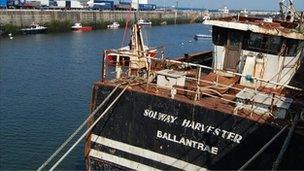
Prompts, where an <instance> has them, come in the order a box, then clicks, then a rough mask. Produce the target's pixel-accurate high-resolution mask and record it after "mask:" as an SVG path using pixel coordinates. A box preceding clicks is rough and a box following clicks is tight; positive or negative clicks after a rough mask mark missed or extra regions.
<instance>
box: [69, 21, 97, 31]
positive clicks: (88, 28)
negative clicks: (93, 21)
mask: <svg viewBox="0 0 304 171" xmlns="http://www.w3.org/2000/svg"><path fill="white" fill-rule="evenodd" d="M71 28H72V30H73V31H77V32H83V31H92V30H93V27H92V26H82V25H81V23H75V24H74V25H73V26H72V27H71Z"/></svg>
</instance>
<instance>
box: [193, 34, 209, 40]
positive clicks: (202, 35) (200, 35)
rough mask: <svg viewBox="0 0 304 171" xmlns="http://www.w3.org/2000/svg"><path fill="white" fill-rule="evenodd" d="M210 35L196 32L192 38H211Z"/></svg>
mask: <svg viewBox="0 0 304 171" xmlns="http://www.w3.org/2000/svg"><path fill="white" fill-rule="evenodd" d="M211 38H212V36H211V35H208V34H196V35H194V39H195V40H199V39H211Z"/></svg>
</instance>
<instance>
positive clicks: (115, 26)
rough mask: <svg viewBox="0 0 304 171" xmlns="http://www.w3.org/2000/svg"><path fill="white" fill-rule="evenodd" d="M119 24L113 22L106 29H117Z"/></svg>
mask: <svg viewBox="0 0 304 171" xmlns="http://www.w3.org/2000/svg"><path fill="white" fill-rule="evenodd" d="M119 26H120V24H119V23H118V22H113V23H112V24H110V25H108V29H118V28H119Z"/></svg>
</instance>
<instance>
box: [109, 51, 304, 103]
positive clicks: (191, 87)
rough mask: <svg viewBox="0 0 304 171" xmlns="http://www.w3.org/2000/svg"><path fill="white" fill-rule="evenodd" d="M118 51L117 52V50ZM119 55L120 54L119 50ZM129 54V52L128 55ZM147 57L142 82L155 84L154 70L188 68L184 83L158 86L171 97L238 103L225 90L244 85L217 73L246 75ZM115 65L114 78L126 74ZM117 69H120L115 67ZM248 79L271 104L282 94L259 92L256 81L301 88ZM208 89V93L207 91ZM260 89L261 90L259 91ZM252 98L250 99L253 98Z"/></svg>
mask: <svg viewBox="0 0 304 171" xmlns="http://www.w3.org/2000/svg"><path fill="white" fill-rule="evenodd" d="M118 53H119V52H118ZM121 55H124V54H123V53H122V54H121ZM130 55H131V56H132V54H130ZM145 58H146V59H147V68H145V69H144V70H145V72H146V74H143V75H142V77H145V78H144V79H146V82H147V84H148V85H151V86H155V87H159V86H158V85H157V83H156V82H155V81H153V80H155V78H156V77H157V72H158V71H160V70H164V69H171V70H177V71H189V70H190V68H191V71H192V72H191V74H186V76H185V82H186V83H188V84H186V85H185V86H173V87H171V88H168V87H161V88H163V89H167V90H168V91H170V92H171V97H172V98H174V96H175V94H177V91H178V92H187V93H188V94H192V95H193V96H192V97H193V99H194V100H200V98H201V96H202V95H205V96H209V97H213V98H218V99H221V100H224V101H227V102H230V103H235V104H236V103H239V102H237V101H235V100H234V99H235V97H236V94H228V93H227V92H228V90H234V91H235V92H240V91H246V90H245V89H244V87H240V86H235V84H233V83H229V84H226V83H225V84H223V83H222V82H221V81H220V79H221V78H220V77H221V76H220V74H218V72H220V73H224V74H230V76H231V77H233V76H237V77H239V78H241V77H244V78H247V77H248V76H247V75H243V74H240V73H236V72H232V71H224V70H218V69H215V68H213V67H210V66H206V65H201V64H195V63H189V62H183V61H179V60H172V59H165V58H153V57H145ZM156 63H158V64H161V68H155V66H153V65H155V64H156ZM112 67H115V71H113V70H112V72H116V74H117V71H118V72H119V74H120V76H118V77H116V78H121V79H124V78H126V77H125V76H127V77H129V76H130V75H129V73H130V70H129V68H128V66H126V67H125V70H124V71H123V69H122V67H121V66H118V65H116V66H112ZM117 68H120V69H119V70H117ZM210 73H214V76H215V79H213V80H208V79H204V78H205V76H206V75H208V74H210ZM151 75H154V78H152V79H151V78H150V77H151ZM249 79H250V80H253V81H256V84H254V85H255V87H254V88H251V89H254V91H255V92H256V94H259V96H265V98H264V100H265V101H266V100H269V99H270V101H271V106H272V105H273V103H274V101H276V100H282V98H283V96H281V95H280V93H276V91H267V92H261V91H260V90H259V87H260V84H259V83H264V85H263V86H266V85H271V86H273V87H276V88H277V89H283V88H286V89H291V90H296V91H303V90H302V89H301V88H298V87H294V86H291V85H288V84H282V83H278V82H275V81H269V80H264V79H261V78H257V77H253V76H250V78H249ZM217 90H225V91H217ZM210 92H211V93H210ZM260 92H261V93H260ZM253 100H254V99H251V101H253Z"/></svg>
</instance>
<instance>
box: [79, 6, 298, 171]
mask: <svg viewBox="0 0 304 171" xmlns="http://www.w3.org/2000/svg"><path fill="white" fill-rule="evenodd" d="M288 9H292V8H288ZM284 14H288V13H284ZM290 19H293V17H288V16H286V17H284V18H282V19H281V20H273V21H272V22H265V21H264V19H263V18H261V19H259V18H250V17H241V16H236V17H228V18H221V19H217V20H206V21H205V22H204V24H206V25H211V26H212V30H213V31H212V43H213V45H214V51H213V53H211V54H212V56H211V59H212V64H211V65H204V64H203V63H201V62H199V61H200V60H199V59H197V58H181V59H176V60H169V59H166V58H164V57H159V56H155V57H150V56H149V55H147V52H146V51H145V48H144V47H143V44H142V42H143V41H142V38H141V36H140V34H138V33H139V32H138V31H139V29H138V28H139V27H138V25H135V26H133V28H132V38H131V43H130V50H132V53H130V55H129V56H128V57H127V58H124V56H125V54H124V53H122V52H121V51H115V52H112V51H108V50H105V51H104V56H103V57H102V65H101V67H102V68H101V74H100V80H99V81H97V82H96V83H95V84H94V86H93V90H92V99H91V108H90V109H91V112H92V113H93V114H95V115H94V116H93V117H92V119H91V120H90V121H89V123H88V126H89V128H90V133H89V134H88V136H87V138H86V143H85V158H86V166H87V169H88V170H116V169H123V170H129V169H132V170H219V169H221V170H223V169H225V170H226V169H229V170H230V169H231V170H232V169H233V170H235V169H240V170H243V169H278V168H280V169H300V170H301V169H304V157H303V154H304V148H303V144H304V110H303V108H304V107H303V106H304V104H303V101H304V93H303V89H304V82H303V79H302V77H303V74H304V73H303V72H304V64H303V57H304V50H303V46H304V34H303V33H301V32H300V31H299V30H298V29H297V28H298V27H299V24H298V23H297V21H298V20H296V19H295V20H290ZM111 53H115V54H116V55H117V56H116V59H115V61H116V62H115V65H108V64H107V62H106V60H105V59H106V58H107V57H108V56H109V54H111ZM126 61H127V63H125V62H126ZM111 73H115V77H113V76H111Z"/></svg>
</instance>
